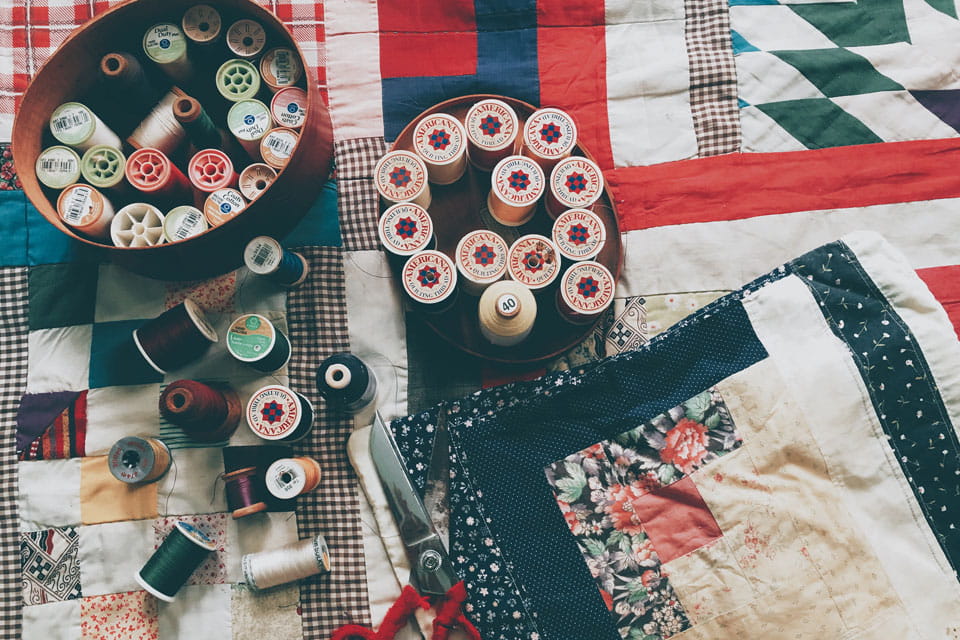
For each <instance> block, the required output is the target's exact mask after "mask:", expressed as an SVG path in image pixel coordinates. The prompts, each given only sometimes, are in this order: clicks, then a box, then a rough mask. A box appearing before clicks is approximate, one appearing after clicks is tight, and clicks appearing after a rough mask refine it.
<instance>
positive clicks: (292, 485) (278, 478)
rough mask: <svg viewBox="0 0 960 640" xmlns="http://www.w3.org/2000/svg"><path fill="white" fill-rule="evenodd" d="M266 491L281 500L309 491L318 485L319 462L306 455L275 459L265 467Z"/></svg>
mask: <svg viewBox="0 0 960 640" xmlns="http://www.w3.org/2000/svg"><path fill="white" fill-rule="evenodd" d="M266 483H267V491H269V492H270V494H271V495H273V496H275V497H277V498H280V499H281V500H290V499H292V498H296V497H297V496H300V495H303V494H305V493H310V492H311V491H313V490H314V489H316V488H317V487H318V486H319V485H320V464H319V463H318V462H317V461H316V460H314V459H313V458H310V457H308V456H297V457H296V458H284V459H282V460H277V461H276V462H274V463H273V464H271V465H270V468H269V469H267V476H266Z"/></svg>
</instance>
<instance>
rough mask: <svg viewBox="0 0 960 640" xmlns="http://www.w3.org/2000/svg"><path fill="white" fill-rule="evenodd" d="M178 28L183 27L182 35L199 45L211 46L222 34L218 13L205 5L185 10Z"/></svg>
mask: <svg viewBox="0 0 960 640" xmlns="http://www.w3.org/2000/svg"><path fill="white" fill-rule="evenodd" d="M180 26H181V27H183V35H185V36H186V37H187V38H188V39H189V40H190V41H191V42H194V43H196V44H199V45H208V44H213V43H214V42H216V41H217V40H219V39H220V36H221V35H222V32H223V21H222V19H221V18H220V12H219V11H217V10H216V9H214V8H213V7H211V6H210V5H206V4H195V5H193V6H192V7H190V8H189V9H187V10H186V12H185V13H184V14H183V19H182V20H181V21H180Z"/></svg>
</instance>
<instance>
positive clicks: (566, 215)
mask: <svg viewBox="0 0 960 640" xmlns="http://www.w3.org/2000/svg"><path fill="white" fill-rule="evenodd" d="M552 237H553V243H554V244H555V245H557V250H558V251H560V255H561V256H562V257H563V258H566V259H567V260H571V261H573V262H579V261H580V260H593V259H595V258H596V257H597V256H598V255H599V254H600V251H602V250H603V246H604V244H606V242H607V227H606V226H605V225H604V224H603V220H601V219H600V216H598V215H597V214H595V213H594V212H592V211H590V210H589V209H568V210H567V211H564V212H563V213H561V214H560V215H559V216H558V217H557V219H556V220H554V222H553V232H552Z"/></svg>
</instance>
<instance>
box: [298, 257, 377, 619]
mask: <svg viewBox="0 0 960 640" xmlns="http://www.w3.org/2000/svg"><path fill="white" fill-rule="evenodd" d="M298 251H300V252H302V253H303V256H304V257H305V258H306V259H307V260H309V261H310V275H309V277H308V278H307V281H306V282H305V283H304V284H303V285H302V286H301V287H300V288H298V289H295V290H293V291H291V292H290V295H289V296H288V297H287V312H288V316H287V320H288V323H289V327H290V340H291V342H292V343H293V345H294V347H295V348H294V350H293V357H292V358H291V360H290V365H289V370H290V384H291V386H292V387H293V388H294V389H296V390H297V391H298V392H299V393H302V394H303V395H305V396H306V397H307V398H309V399H310V401H311V402H312V403H313V405H314V408H315V409H316V412H317V417H316V425H317V426H316V427H315V428H314V430H313V433H312V434H311V435H310V436H309V437H308V438H307V439H306V440H305V441H304V442H301V443H299V446H297V448H296V450H297V454H298V455H309V456H312V457H314V458H316V460H317V461H318V462H319V463H320V467H321V468H322V469H323V479H322V481H321V482H320V487H319V488H318V489H317V490H316V491H314V492H312V493H309V494H307V495H304V496H301V497H300V498H299V499H298V500H299V504H298V506H297V524H298V527H299V535H300V538H305V537H307V536H315V535H317V534H318V533H319V534H323V537H324V538H326V540H327V544H328V545H329V547H330V562H331V565H332V571H331V573H329V574H327V575H323V576H319V577H315V578H311V579H309V580H305V581H303V582H302V583H301V587H300V599H301V606H302V608H303V636H304V637H305V638H326V637H329V636H330V634H331V633H332V632H333V630H334V629H336V628H337V627H339V626H340V625H342V624H345V623H348V622H355V623H358V624H370V606H369V602H368V599H367V582H366V575H367V574H366V565H365V561H364V554H363V538H362V534H361V532H360V512H359V507H358V502H357V500H358V496H357V479H356V477H355V475H354V473H353V467H352V466H351V465H350V461H349V459H348V458H347V448H346V441H347V437H348V436H349V435H350V432H351V430H352V428H353V421H352V419H350V418H349V417H346V416H343V415H341V414H338V413H336V412H334V411H331V410H330V409H329V408H328V407H327V406H326V404H325V403H324V402H323V401H322V400H321V398H320V396H319V394H318V393H317V391H316V384H315V382H314V380H315V375H316V368H317V365H319V364H320V361H321V360H322V359H323V358H325V357H326V356H328V355H330V354H332V353H335V352H338V351H347V350H349V348H350V344H349V338H348V334H347V304H346V297H345V296H346V293H345V290H344V284H343V278H344V275H343V254H342V252H341V250H340V249H339V248H335V247H307V248H303V249H298Z"/></svg>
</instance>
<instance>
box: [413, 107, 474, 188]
mask: <svg viewBox="0 0 960 640" xmlns="http://www.w3.org/2000/svg"><path fill="white" fill-rule="evenodd" d="M413 150H414V151H416V152H417V155H418V156H420V159H421V160H423V163H424V164H425V165H427V173H428V174H429V176H430V182H432V183H434V184H441V185H443V184H453V183H454V182H456V181H457V180H459V179H460V177H461V176H462V175H463V174H464V172H465V171H466V170H467V134H466V132H465V131H464V130H463V125H462V124H460V121H459V120H457V119H456V118H454V117H453V116H451V115H448V114H446V113H432V114H430V115H428V116H426V117H424V118H422V119H421V120H420V122H418V123H417V126H416V128H415V129H414V130H413Z"/></svg>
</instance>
